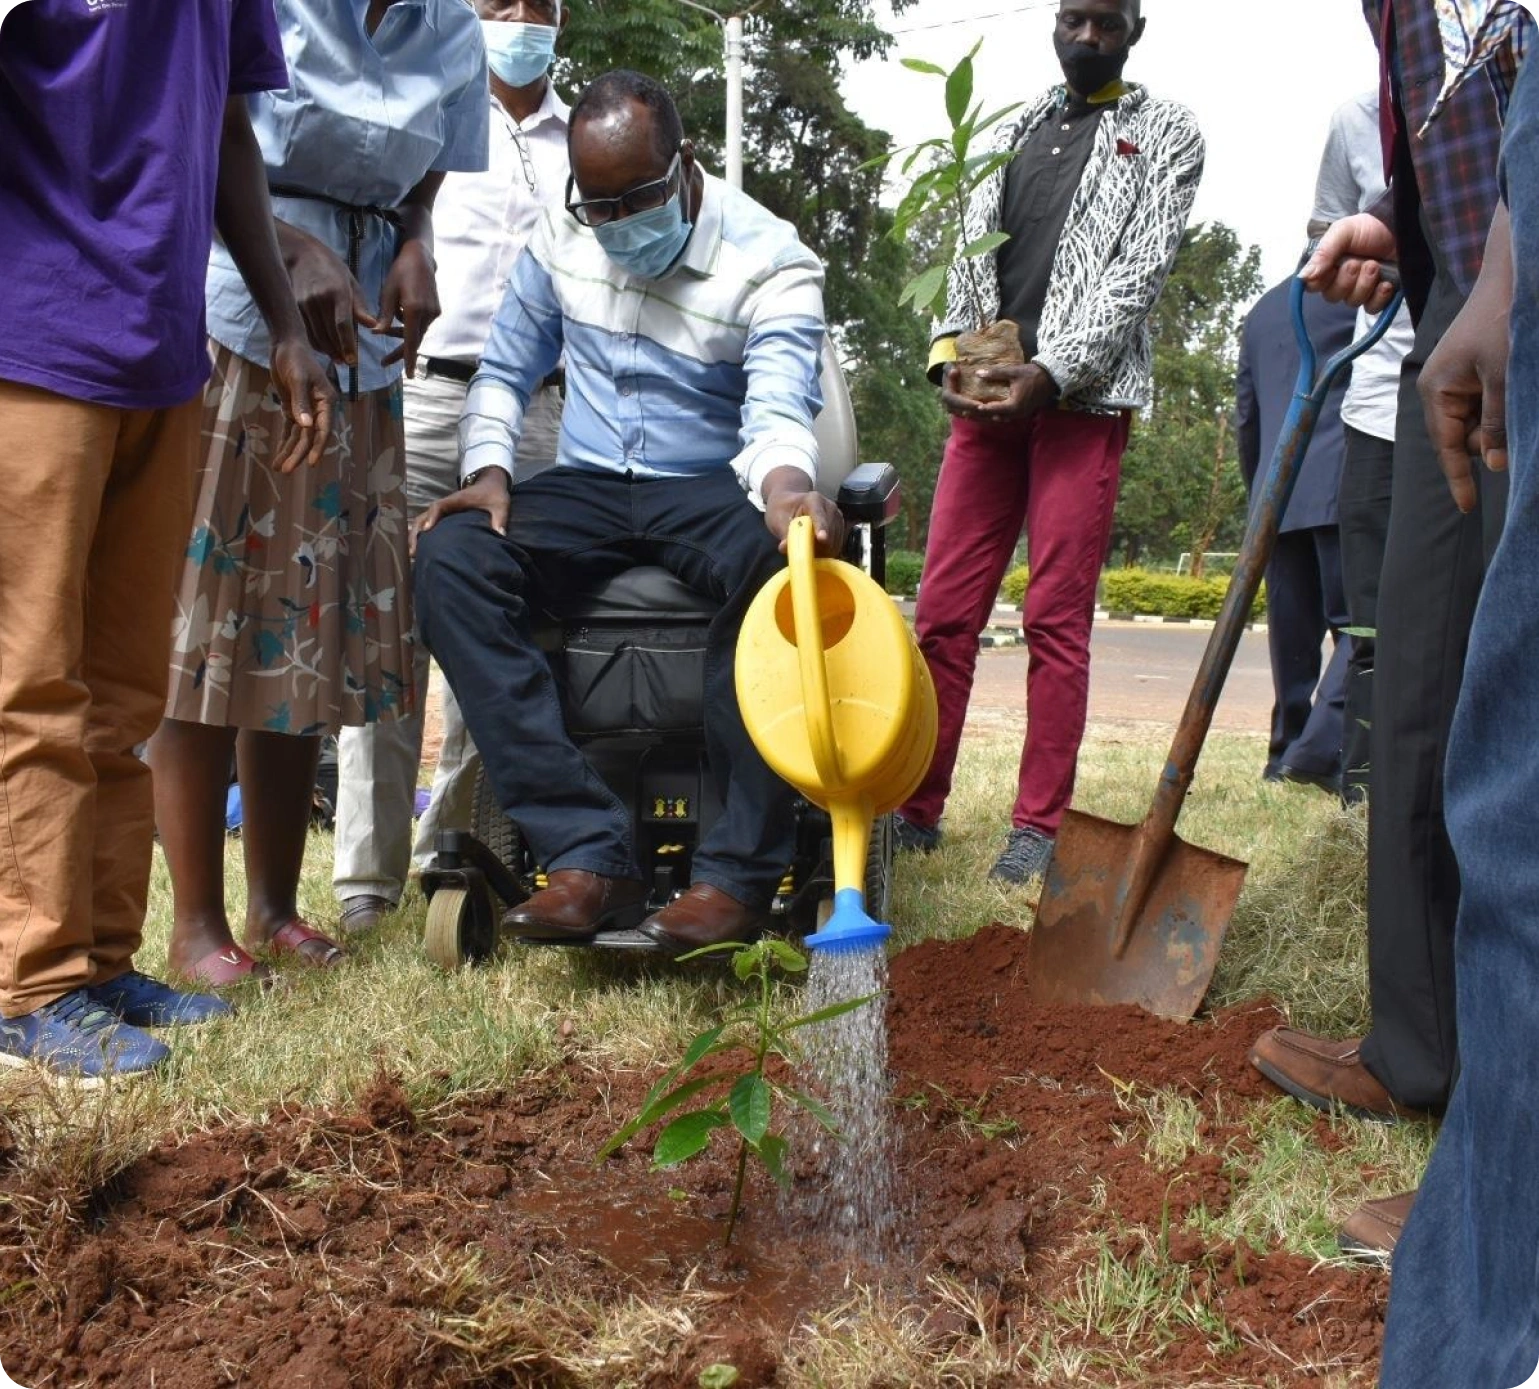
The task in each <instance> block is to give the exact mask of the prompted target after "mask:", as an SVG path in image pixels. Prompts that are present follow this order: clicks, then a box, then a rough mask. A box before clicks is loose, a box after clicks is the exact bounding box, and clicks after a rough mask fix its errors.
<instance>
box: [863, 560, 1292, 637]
mask: <svg viewBox="0 0 1539 1389" xmlns="http://www.w3.org/2000/svg"><path fill="white" fill-rule="evenodd" d="M923 570H924V556H923V555H922V554H920V553H918V552H917V551H915V550H894V551H892V552H891V553H890V554H889V555H888V556H887V591H888V592H889V593H893V594H897V595H898V596H899V597H902V598H910V597H912V596H913V595H914V593H915V592H916V591H917V590H918V587H919V580H920V576H921V574H922V572H923ZM1030 582H1031V570H1030V569H1029V568H1028V567H1027V566H1026V565H1024V564H1020V565H1017V566H1016V567H1015V568H1014V569H1012V570H1010V572H1009V573H1007V574H1006V575H1005V580H1004V582H1003V583H1002V584H1001V585H1000V587H999V592H1000V596H1001V598H1002V599H1003V600H1004V601H1005V602H1006V603H1008V604H1009V605H1010V606H1011V607H1015V608H1018V607H1020V606H1021V604H1022V603H1024V602H1025V600H1026V589H1027V586H1028V585H1029V584H1030ZM1228 589H1229V580H1228V579H1227V578H1212V579H1194V578H1192V576H1191V575H1190V574H1157V573H1155V572H1153V571H1152V570H1148V569H1108V570H1107V571H1106V572H1105V574H1103V575H1102V576H1101V606H1102V607H1104V608H1105V609H1106V610H1107V611H1108V612H1112V613H1118V614H1124V613H1133V614H1137V615H1139V616H1144V615H1148V616H1152V617H1199V618H1209V619H1211V618H1216V617H1217V616H1218V612H1219V609H1220V608H1221V607H1223V605H1224V594H1225V593H1226V592H1228ZM1265 616H1266V590H1265V588H1263V589H1262V591H1261V592H1260V593H1259V594H1257V595H1256V602H1255V604H1254V606H1253V607H1252V608H1251V618H1252V620H1259V619H1261V618H1263V617H1265Z"/></svg>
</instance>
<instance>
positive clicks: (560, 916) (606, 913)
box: [502, 868, 647, 945]
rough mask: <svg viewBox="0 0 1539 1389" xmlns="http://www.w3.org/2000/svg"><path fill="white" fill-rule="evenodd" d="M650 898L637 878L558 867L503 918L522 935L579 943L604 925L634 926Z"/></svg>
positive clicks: (511, 929) (515, 933) (511, 931)
mask: <svg viewBox="0 0 1539 1389" xmlns="http://www.w3.org/2000/svg"><path fill="white" fill-rule="evenodd" d="M646 900H647V890H646V887H645V886H644V885H643V884H642V883H639V882H637V881H636V880H635V879H633V878H606V877H604V876H603V875H602V874H600V873H588V872H585V871H584V870H583V869H580V868H558V869H557V870H556V871H555V872H554V873H552V874H551V875H550V878H549V880H548V886H546V887H545V888H543V889H542V890H541V891H539V892H537V893H535V894H534V896H533V897H530V898H529V899H528V900H527V901H525V902H523V903H521V904H520V905H519V906H516V907H514V908H513V909H512V910H511V911H509V912H508V914H507V915H506V916H504V917H503V919H502V924H503V925H504V926H505V927H506V928H507V930H508V932H509V934H511V935H513V936H516V937H517V938H518V939H519V940H530V941H538V942H541V943H545V944H567V945H581V944H583V943H584V942H585V941H590V940H592V939H593V937H594V936H596V935H597V934H598V933H599V932H600V931H613V930H619V929H623V928H624V927H626V926H634V925H635V924H636V921H637V919H638V918H639V917H640V916H641V915H642V913H643V912H644V911H645V910H646Z"/></svg>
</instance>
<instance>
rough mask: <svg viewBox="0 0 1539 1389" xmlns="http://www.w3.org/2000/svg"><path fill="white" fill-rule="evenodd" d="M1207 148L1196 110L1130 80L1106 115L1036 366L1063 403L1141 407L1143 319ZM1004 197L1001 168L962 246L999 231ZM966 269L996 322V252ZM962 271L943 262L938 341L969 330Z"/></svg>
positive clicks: (1042, 102)
mask: <svg viewBox="0 0 1539 1389" xmlns="http://www.w3.org/2000/svg"><path fill="white" fill-rule="evenodd" d="M1063 97H1064V88H1063V87H1062V86H1057V87H1053V88H1052V89H1050V90H1049V91H1048V92H1046V93H1045V94H1044V95H1043V96H1041V97H1040V98H1038V99H1037V100H1036V101H1035V102H1033V103H1032V105H1031V106H1030V107H1029V108H1028V109H1027V110H1026V111H1025V112H1023V113H1022V115H1021V117H1020V118H1019V119H1018V120H1017V121H1016V122H1015V123H1014V124H1013V125H1012V126H1008V127H1006V128H1005V130H1004V132H1003V133H1002V135H1001V136H1000V138H999V140H998V141H997V142H996V144H995V146H994V148H995V149H996V150H998V151H1003V150H1007V149H1019V148H1020V147H1021V145H1022V144H1023V143H1024V142H1025V140H1026V137H1027V136H1028V135H1030V134H1031V132H1032V131H1034V130H1035V129H1036V128H1037V127H1038V126H1039V125H1041V124H1042V122H1043V121H1045V120H1046V119H1047V118H1048V116H1049V115H1051V114H1052V112H1053V111H1054V110H1056V109H1057V107H1058V104H1059V102H1060V101H1062V99H1063ZM1204 152H1205V147H1204V144H1203V139H1202V132H1201V131H1199V130H1198V128H1197V121H1196V118H1195V117H1194V116H1193V115H1192V113H1191V112H1190V111H1188V110H1187V109H1186V107H1184V106H1180V105H1178V104H1176V103H1175V102H1173V101H1157V100H1155V99H1154V98H1153V97H1151V96H1150V95H1149V93H1148V91H1147V90H1146V89H1145V88H1143V87H1140V86H1136V85H1132V84H1129V86H1128V90H1127V92H1126V93H1125V94H1124V95H1123V96H1121V97H1119V98H1118V99H1117V101H1116V103H1115V104H1114V105H1112V106H1111V107H1110V108H1109V109H1108V111H1107V112H1106V114H1105V115H1104V116H1103V117H1102V119H1101V124H1100V127H1099V129H1098V130H1097V131H1096V138H1095V148H1094V149H1093V150H1092V152H1091V155H1090V159H1089V162H1088V163H1087V164H1086V166H1085V173H1084V177H1083V178H1082V179H1081V180H1080V185H1079V188H1078V190H1077V191H1076V192H1075V194H1074V199H1073V202H1072V203H1071V204H1070V207H1069V218H1068V221H1067V222H1066V223H1065V224H1064V229H1063V236H1062V239H1061V240H1060V241H1059V243H1058V254H1057V257H1056V259H1055V261H1054V264H1053V274H1052V280H1051V282H1050V284H1049V286H1048V292H1047V302H1046V303H1045V304H1044V305H1043V309H1042V322H1041V325H1040V328H1039V330H1038V339H1037V354H1036V357H1035V358H1034V359H1033V360H1034V361H1036V362H1037V363H1038V364H1039V365H1040V366H1042V367H1043V368H1044V369H1045V370H1046V371H1047V372H1048V373H1049V374H1050V375H1051V376H1052V378H1053V380H1054V381H1056V382H1057V383H1058V388H1059V390H1060V392H1061V396H1060V404H1061V405H1062V406H1064V407H1065V408H1067V409H1071V410H1084V411H1090V412H1096V413H1108V412H1111V411H1115V410H1128V409H1133V410H1138V409H1142V408H1144V407H1145V406H1146V405H1148V403H1149V397H1150V387H1151V384H1152V382H1151V377H1152V353H1151V348H1150V342H1149V328H1148V323H1147V319H1148V316H1149V312H1150V310H1152V309H1153V308H1154V304H1155V301H1156V300H1157V299H1158V298H1159V294H1160V290H1161V289H1162V288H1163V287H1164V284H1165V277H1166V276H1167V275H1168V274H1169V273H1170V266H1171V262H1172V261H1174V259H1175V256H1176V251H1177V249H1178V248H1179V247H1180V245H1181V234H1182V232H1184V231H1185V230H1186V222H1187V218H1188V216H1189V215H1190V214H1191V210H1192V200H1193V199H1194V198H1195V197H1196V196H1197V185H1198V183H1199V181H1200V180H1201V178H1202V166H1203V157H1204ZM1004 191H1005V173H1004V170H1003V169H1001V170H999V171H998V172H997V173H995V174H994V175H993V176H992V177H991V178H990V179H988V180H987V181H986V182H985V183H983V184H982V185H981V186H980V187H979V188H978V189H977V191H976V192H975V193H974V194H973V196H972V199H971V201H970V202H969V204H968V208H967V216H966V226H965V236H964V237H963V241H964V244H965V243H966V242H970V241H973V240H976V239H977V238H978V237H980V236H984V235H986V234H987V233H989V232H992V231H998V230H1001V228H1000V216H1001V211H1002V208H1003V204H1004ZM1003 230H1005V231H1008V230H1009V228H1008V227H1006V228H1003ZM971 265H972V267H973V271H974V274H975V276H976V281H975V282H976V283H977V285H978V290H979V298H980V299H981V301H982V303H981V307H982V309H983V312H984V317H985V320H986V321H992V320H993V319H994V318H996V317H997V316H998V314H999V274H998V269H997V266H996V263H995V259H994V256H993V254H992V253H990V254H989V255H987V256H980V257H979V258H977V259H976V260H974V261H972V262H971ZM967 273H968V268H967V266H966V265H964V264H962V263H957V264H954V265H953V266H952V267H951V273H950V281H949V293H948V296H947V304H946V317H945V319H944V320H943V321H941V322H939V323H937V324H936V325H935V329H934V332H933V334H932V336H933V338H934V339H935V340H936V342H937V343H938V342H939V341H940V340H941V339H942V338H947V337H951V336H954V335H955V334H957V333H959V332H962V331H963V330H964V329H967V328H970V327H973V326H976V325H974V324H973V323H972V322H971V318H972V315H971V311H970V310H969V308H968V297H967V294H966V292H965V290H964V286H963V281H962V279H961V276H963V275H964V274H967ZM938 355H941V356H943V355H945V354H944V353H942V354H938ZM934 360H935V358H932V362H933V361H934Z"/></svg>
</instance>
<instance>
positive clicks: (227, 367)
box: [166, 343, 413, 735]
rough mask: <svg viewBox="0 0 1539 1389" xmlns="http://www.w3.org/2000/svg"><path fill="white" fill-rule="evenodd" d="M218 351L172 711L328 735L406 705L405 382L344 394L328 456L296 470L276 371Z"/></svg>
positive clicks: (178, 627)
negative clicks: (280, 464) (286, 450)
mask: <svg viewBox="0 0 1539 1389" xmlns="http://www.w3.org/2000/svg"><path fill="white" fill-rule="evenodd" d="M210 350H211V353H212V356H213V362H214V375H213V379H212V380H211V381H210V382H209V384H208V389H207V391H206V392H205V394H204V397H203V459H202V467H201V471H200V475H199V485H198V502H197V508H196V510H195V511H194V513H193V528H192V536H191V539H190V540H189V542H188V545H187V562H186V567H185V569H184V570H183V573H182V580H181V584H180V587H179V591H178V593H177V599H176V617H175V620H174V622H173V624H172V632H171V637H172V654H171V692H170V698H169V701H168V703H167V709H166V712H167V714H168V715H169V716H170V717H171V718H173V719H182V720H184V721H186V722H189V723H204V724H215V725H222V726H225V727H235V728H251V729H259V730H265V731H268V732H274V733H295V734H304V735H319V734H324V733H331V732H335V731H336V730H337V729H338V728H339V727H342V726H343V725H356V724H366V723H375V722H378V721H381V720H386V719H392V718H395V717H397V716H399V715H400V714H403V713H407V712H410V709H411V703H412V698H413V693H412V684H411V669H412V612H411V580H410V571H409V568H408V564H407V554H406V542H407V535H406V505H405V499H404V496H403V491H402V489H403V486H404V482H405V436H404V433H403V429H402V421H401V387H400V385H399V383H397V384H396V385H393V386H389V387H386V388H384V389H383V390H378V391H370V392H368V393H367V394H365V395H363V396H361V397H360V398H359V399H358V400H356V401H348V400H346V399H345V398H344V399H339V400H338V401H337V402H336V405H335V407H334V408H333V411H332V435H331V439H330V440H329V442H328V443H327V445H326V451H325V453H324V454H323V455H322V457H321V460H320V462H319V463H318V464H317V465H316V466H315V467H313V468H310V467H306V466H303V465H301V466H300V467H299V468H297V469H295V470H294V471H293V472H292V473H289V474H288V475H287V476H284V475H283V474H280V473H278V472H275V471H274V470H273V468H272V467H271V466H270V464H269V460H270V459H271V458H272V456H273V453H274V451H275V450H276V449H277V447H278V445H279V443H280V442H281V440H282V438H283V432H284V418H283V412H282V409H281V408H280V406H279V403H278V397H277V394H276V393H275V392H274V390H273V387H272V381H271V378H270V376H269V375H268V372H267V369H266V368H265V367H261V366H258V365H256V364H255V363H254V362H249V361H247V360H246V359H245V358H243V357H239V356H237V355H236V354H235V353H233V352H231V351H230V350H229V349H228V348H225V347H222V346H220V345H219V344H217V343H211V344H210Z"/></svg>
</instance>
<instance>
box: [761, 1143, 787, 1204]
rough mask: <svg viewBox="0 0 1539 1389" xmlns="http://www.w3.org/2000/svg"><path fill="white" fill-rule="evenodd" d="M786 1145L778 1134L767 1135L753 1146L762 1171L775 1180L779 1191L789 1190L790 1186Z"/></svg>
mask: <svg viewBox="0 0 1539 1389" xmlns="http://www.w3.org/2000/svg"><path fill="white" fill-rule="evenodd" d="M787 1148H788V1145H787V1143H786V1141H785V1139H783V1138H782V1137H781V1136H780V1135H779V1134H776V1133H767V1134H765V1135H764V1137H763V1138H761V1139H760V1140H759V1141H758V1143H757V1144H755V1145H754V1152H756V1153H757V1154H758V1155H759V1160H760V1161H761V1162H762V1163H763V1164H764V1170H765V1171H766V1172H768V1173H769V1174H770V1176H771V1177H773V1178H774V1179H775V1182H776V1184H777V1185H778V1186H779V1187H780V1188H781V1190H783V1191H785V1190H789V1189H790V1186H791V1174H790V1173H789V1172H788V1171H787V1170H786V1151H787Z"/></svg>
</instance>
